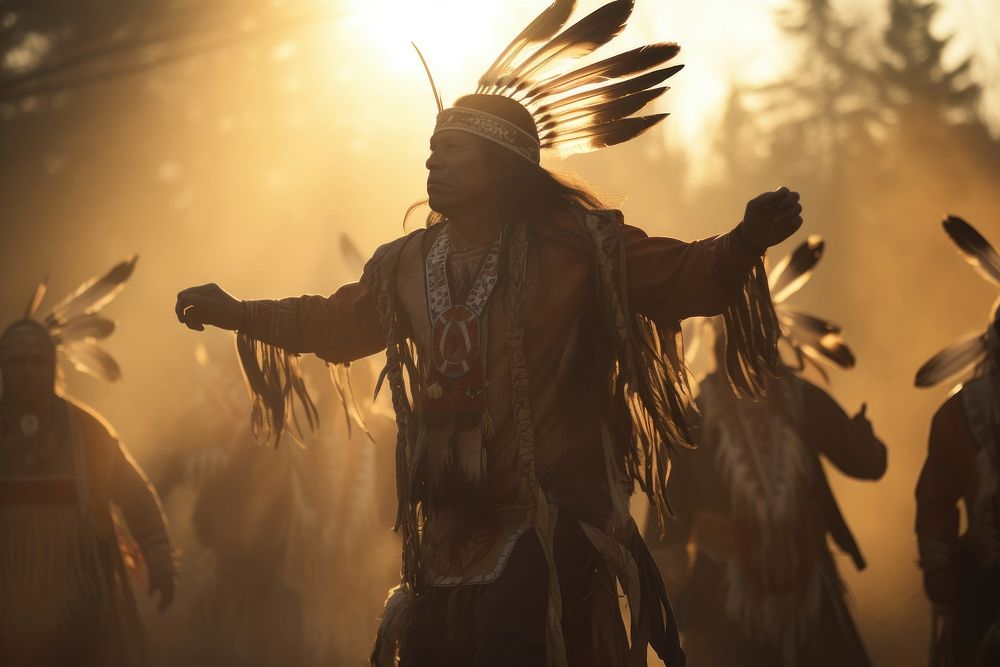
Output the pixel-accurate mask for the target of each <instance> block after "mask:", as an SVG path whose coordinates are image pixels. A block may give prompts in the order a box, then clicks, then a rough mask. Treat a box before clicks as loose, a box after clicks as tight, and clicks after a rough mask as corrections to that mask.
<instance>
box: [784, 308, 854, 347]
mask: <svg viewBox="0 0 1000 667" xmlns="http://www.w3.org/2000/svg"><path fill="white" fill-rule="evenodd" d="M778 319H779V320H780V321H781V324H782V326H784V327H786V328H787V329H788V330H789V331H794V332H795V334H796V336H798V337H799V338H808V339H810V340H817V339H820V338H822V337H823V336H826V335H828V334H839V333H840V332H841V328H840V326H839V325H837V324H834V323H833V322H829V321H827V320H824V319H822V318H819V317H816V316H815V315H807V314H805V313H799V312H795V311H790V310H781V311H780V312H779V313H778Z"/></svg>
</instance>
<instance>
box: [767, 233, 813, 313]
mask: <svg viewBox="0 0 1000 667" xmlns="http://www.w3.org/2000/svg"><path fill="white" fill-rule="evenodd" d="M824 248H825V243H824V242H823V238H822V237H821V236H818V235H816V234H813V235H812V236H810V237H809V238H808V239H806V240H805V242H804V243H802V244H801V245H800V246H799V247H798V248H796V249H795V251H794V252H792V253H791V254H789V255H787V256H785V257H784V258H783V259H782V260H781V261H780V262H778V264H777V265H776V266H775V267H774V269H773V270H772V271H771V273H770V276H769V277H768V283H769V284H770V288H771V299H772V300H773V301H774V303H776V304H779V303H782V302H784V301H785V300H786V299H787V298H788V297H790V296H791V295H793V294H795V293H796V292H798V291H799V290H800V289H801V288H802V286H803V285H805V284H806V283H807V282H809V279H810V278H812V274H813V271H814V270H815V268H816V265H817V264H818V263H819V260H820V259H821V258H822V257H823V249H824Z"/></svg>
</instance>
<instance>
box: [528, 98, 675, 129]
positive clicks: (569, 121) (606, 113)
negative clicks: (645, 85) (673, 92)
mask: <svg viewBox="0 0 1000 667" xmlns="http://www.w3.org/2000/svg"><path fill="white" fill-rule="evenodd" d="M666 90H667V87H666V86H663V87H661V88H652V89H650V90H644V91H642V92H639V93H633V94H632V95H628V96H626V97H623V98H621V99H619V100H611V101H610V102H603V103H601V104H595V105H594V106H592V107H586V108H584V109H580V110H579V111H576V112H574V113H572V114H566V115H560V116H557V117H554V118H553V119H552V120H550V121H549V122H547V123H545V124H544V125H542V126H541V127H539V128H538V131H539V132H540V133H541V134H542V136H543V137H548V138H555V137H556V136H558V134H565V133H567V132H570V131H573V130H579V129H582V128H585V127H587V126H588V125H600V124H602V123H610V122H611V121H614V120H618V119H620V118H626V117H627V116H631V115H632V114H634V113H636V112H637V111H639V110H640V109H642V108H643V107H645V106H646V105H647V104H649V103H650V102H652V101H653V100H655V99H656V98H657V97H659V96H660V95H662V94H663V93H664V92H665V91H666Z"/></svg>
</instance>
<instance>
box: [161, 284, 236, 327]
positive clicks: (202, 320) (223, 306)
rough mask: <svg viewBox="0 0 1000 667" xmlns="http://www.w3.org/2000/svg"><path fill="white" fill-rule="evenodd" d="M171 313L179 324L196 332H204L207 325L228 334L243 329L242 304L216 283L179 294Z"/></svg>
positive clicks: (188, 289)
mask: <svg viewBox="0 0 1000 667" xmlns="http://www.w3.org/2000/svg"><path fill="white" fill-rule="evenodd" d="M174 311H175V312H176V313H177V319H178V321H180V323H181V324H185V325H187V327H188V328H189V329H194V330H195V331H204V330H205V325H206V324H210V325H212V326H213V327H219V328H220V329H229V330H230V331H235V330H236V329H239V328H240V327H242V326H243V302H241V301H239V300H238V299H235V298H233V297H232V296H231V295H230V294H229V293H227V292H226V291H225V290H223V289H222V288H221V287H219V286H218V285H216V284H215V283H209V284H208V285H200V286H198V287H189V288H187V289H186V290H181V291H180V292H178V294H177V305H176V306H175V307H174Z"/></svg>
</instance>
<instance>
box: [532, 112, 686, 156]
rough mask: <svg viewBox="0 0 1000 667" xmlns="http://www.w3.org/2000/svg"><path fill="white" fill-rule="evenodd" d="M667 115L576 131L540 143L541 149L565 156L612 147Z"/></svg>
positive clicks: (622, 121)
mask: <svg viewBox="0 0 1000 667" xmlns="http://www.w3.org/2000/svg"><path fill="white" fill-rule="evenodd" d="M669 115H670V114H665V113H661V114H655V115H652V116H639V117H638V118H623V119H621V120H616V121H614V122H611V123H604V124H603V125H598V126H596V127H589V128H585V129H582V130H576V131H574V132H569V133H567V134H563V135H559V136H558V137H556V138H555V139H552V140H550V141H547V142H544V143H542V148H556V149H557V150H558V151H559V153H560V154H561V155H563V156H566V155H572V154H574V153H586V152H588V151H593V150H597V149H599V148H605V147H607V146H614V145H616V144H620V143H622V142H625V141H628V140H629V139H633V138H634V137H637V136H639V135H640V134H642V133H643V132H645V131H646V130H648V129H649V128H651V127H653V126H654V125H656V124H657V123H659V122H660V121H661V120H663V119H664V118H666V117H667V116H669Z"/></svg>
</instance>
